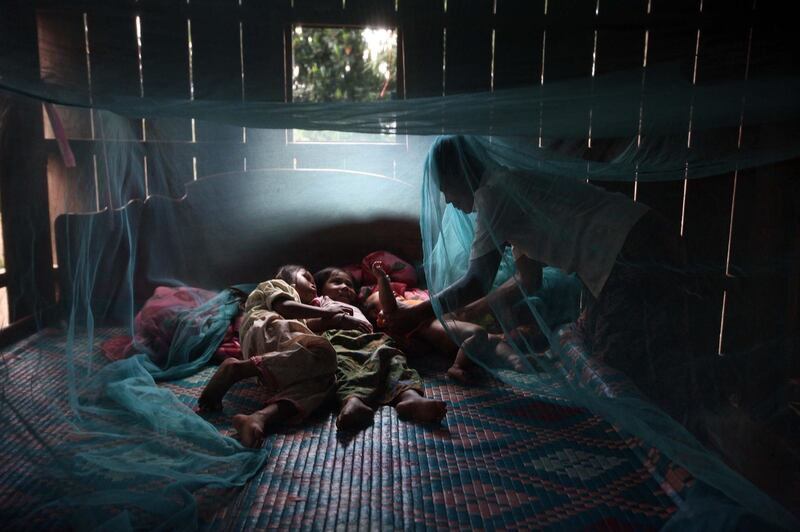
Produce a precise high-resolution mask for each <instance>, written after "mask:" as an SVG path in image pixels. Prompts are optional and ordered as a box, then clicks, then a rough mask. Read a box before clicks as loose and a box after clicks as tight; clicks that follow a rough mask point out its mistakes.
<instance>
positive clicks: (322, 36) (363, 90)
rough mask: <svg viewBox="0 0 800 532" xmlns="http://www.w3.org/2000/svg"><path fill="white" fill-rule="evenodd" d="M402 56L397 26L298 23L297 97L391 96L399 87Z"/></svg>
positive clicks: (294, 48)
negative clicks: (305, 25) (344, 26)
mask: <svg viewBox="0 0 800 532" xmlns="http://www.w3.org/2000/svg"><path fill="white" fill-rule="evenodd" d="M396 59H397V36H396V33H395V32H394V30H374V29H357V28H310V27H301V26H297V27H295V29H294V31H293V32H292V67H293V68H292V99H293V101H295V102H331V101H375V100H387V99H390V98H392V97H393V96H394V93H395V90H396V72H397V61H396Z"/></svg>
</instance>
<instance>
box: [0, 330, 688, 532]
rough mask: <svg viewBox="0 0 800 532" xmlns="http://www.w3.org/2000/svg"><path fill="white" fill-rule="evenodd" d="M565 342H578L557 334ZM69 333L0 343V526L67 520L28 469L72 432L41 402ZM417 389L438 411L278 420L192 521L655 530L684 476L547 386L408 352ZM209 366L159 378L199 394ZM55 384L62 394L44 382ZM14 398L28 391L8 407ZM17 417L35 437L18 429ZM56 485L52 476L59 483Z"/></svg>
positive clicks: (240, 393)
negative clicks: (455, 369)
mask: <svg viewBox="0 0 800 532" xmlns="http://www.w3.org/2000/svg"><path fill="white" fill-rule="evenodd" d="M120 333H121V331H120V330H119V329H103V330H98V331H97V334H96V336H95V338H94V340H93V345H92V346H91V349H89V346H83V349H82V351H83V352H87V353H90V354H87V355H86V358H85V360H82V361H81V364H82V365H84V366H86V365H90V364H91V365H102V364H105V363H107V362H106V361H105V359H104V358H103V357H102V356H101V355H100V354H99V349H98V346H99V345H100V343H101V342H102V341H104V340H105V339H107V338H110V337H111V336H114V335H117V334H120ZM562 341H563V342H566V343H569V342H570V341H574V338H573V339H571V337H570V336H569V335H566V336H565V337H562ZM65 342H66V339H65V335H64V333H63V332H62V331H59V330H57V329H45V330H43V331H41V332H39V333H37V334H36V335H34V336H32V337H30V338H28V339H26V340H24V341H22V342H20V343H18V344H17V345H15V346H12V347H11V348H9V349H6V350H5V351H4V352H3V354H2V361H1V362H0V364H1V366H0V367H1V369H2V378H3V381H4V384H3V394H4V395H5V396H6V397H10V398H12V399H13V398H14V397H33V398H34V400H33V401H30V400H28V401H26V402H22V401H13V400H12V401H11V403H12V404H14V405H17V406H16V407H15V409H14V411H13V412H11V411H8V409H6V405H5V402H4V404H3V408H4V410H5V411H4V412H3V425H4V437H3V440H2V444H0V524H2V525H3V528H4V529H9V528H13V529H17V528H26V529H45V528H54V527H58V528H62V527H64V526H65V525H66V526H70V527H72V526H76V525H79V523H74V522H72V521H70V520H69V516H64V515H59V514H58V512H55V511H40V510H37V508H39V507H40V506H41V504H42V503H43V502H44V501H46V500H48V490H53V489H54V487H53V486H52V485H50V484H49V483H50V482H53V480H51V479H48V478H47V477H43V476H42V475H39V474H37V471H41V468H43V467H44V468H49V467H57V465H56V464H50V463H49V462H48V460H51V461H52V460H53V457H52V456H50V455H49V454H48V453H45V452H43V446H46V445H48V444H49V443H50V442H49V441H48V440H52V442H57V441H58V440H59V439H61V438H65V437H69V426H68V425H67V424H66V423H65V421H64V416H59V415H57V412H58V411H59V409H63V411H66V409H67V405H66V397H65V396H64V395H65V394H62V396H64V399H63V400H64V404H61V405H52V404H51V405H50V406H54V408H48V409H42V408H40V407H41V405H40V404H37V403H38V401H44V400H45V397H47V401H50V402H51V403H52V397H53V395H52V393H49V392H52V390H53V389H57V388H59V387H63V383H64V379H65V375H64V368H63V364H62V363H60V357H62V356H63V352H64V349H65ZM411 363H412V365H416V366H417V367H418V368H419V369H420V370H421V373H422V374H423V377H424V379H425V387H426V388H425V391H426V394H427V395H429V396H432V397H437V398H441V399H443V400H445V401H447V403H448V413H447V417H446V418H445V420H444V422H443V423H442V425H441V426H435V427H433V426H426V425H416V424H412V423H407V422H403V421H400V420H399V419H398V418H397V415H396V413H395V411H394V410H393V409H391V408H389V407H384V408H383V409H381V410H379V411H378V413H377V414H376V416H375V423H374V424H373V426H372V427H370V428H368V429H367V430H365V431H363V432H360V433H357V434H349V433H340V432H338V431H337V430H336V426H335V422H334V414H333V411H332V410H327V411H324V412H320V413H319V414H317V415H316V416H314V417H312V419H310V420H309V421H308V422H307V423H305V424H304V425H303V426H300V427H285V428H283V429H281V430H280V431H279V432H278V433H277V434H274V435H272V436H271V437H270V438H269V439H268V441H267V443H266V445H267V446H268V447H269V449H270V451H269V453H270V454H269V457H268V460H267V463H266V466H265V467H264V468H262V470H261V471H260V472H259V473H258V474H257V475H256V476H255V478H254V479H253V480H251V481H250V483H249V484H248V485H247V486H245V487H244V488H243V489H241V490H238V491H232V492H231V490H228V492H225V493H219V492H214V490H211V489H206V490H202V491H201V493H200V498H201V501H202V503H201V504H202V511H201V517H202V519H203V522H202V524H203V525H204V526H205V527H208V528H211V529H223V528H225V529H227V528H234V529H248V530H261V529H268V528H281V529H319V530H322V529H331V528H345V527H347V528H363V529H366V528H370V529H383V528H389V527H391V528H401V529H452V528H473V529H501V528H502V529H506V528H524V529H549V530H575V529H591V530H595V529H597V530H648V529H658V528H660V527H661V526H662V525H664V523H665V522H666V521H667V520H669V518H670V516H671V515H672V514H673V513H674V512H675V511H676V501H677V500H679V498H680V496H681V495H682V494H684V493H685V491H686V490H687V489H688V486H689V484H690V483H691V479H690V477H689V475H688V474H687V473H686V472H685V471H684V470H683V469H681V468H680V467H677V466H675V465H674V464H672V463H671V462H670V461H668V460H667V459H666V458H665V457H664V456H663V455H661V453H660V452H659V451H657V450H655V449H653V448H651V447H649V446H646V445H644V444H643V443H642V442H641V441H639V440H637V439H635V438H630V437H623V436H622V435H620V433H618V432H617V430H616V429H615V428H614V426H612V425H611V424H609V423H608V422H606V421H604V420H603V419H601V418H599V417H597V416H594V415H593V414H591V413H590V412H588V411H587V410H585V409H582V408H579V407H576V406H574V405H571V404H569V403H568V402H567V401H565V400H563V399H559V398H558V397H557V395H558V394H554V393H550V391H547V390H543V393H541V394H535V393H531V392H520V391H516V390H515V389H514V388H513V387H510V386H508V385H503V384H499V383H498V382H496V381H493V380H491V381H490V380H489V379H487V380H486V381H485V382H483V383H482V384H479V385H475V386H471V387H464V386H460V385H457V384H454V383H452V382H450V381H448V380H447V379H446V378H445V373H444V372H445V370H446V368H447V366H448V361H446V360H441V359H437V358H435V357H432V358H428V359H426V360H425V361H416V360H413V359H412V361H411ZM213 371H214V367H207V368H205V369H204V370H203V371H201V372H200V373H197V374H195V375H193V376H191V377H188V378H185V379H182V380H179V381H173V382H170V383H166V384H164V385H163V386H166V387H167V388H169V389H170V390H172V391H173V392H174V393H175V395H176V396H177V397H178V398H179V399H180V400H181V401H183V402H184V403H185V404H187V405H189V406H190V407H195V406H196V404H197V398H198V396H199V395H200V391H201V390H202V389H203V386H204V385H205V383H206V381H207V380H208V379H209V378H210V376H211V375H212V373H213ZM56 397H58V395H56ZM263 401H264V395H263V392H262V388H260V387H259V386H258V385H257V383H256V382H255V381H253V382H249V381H245V382H241V383H238V384H237V385H235V387H234V388H233V389H232V390H231V391H230V392H229V393H228V395H227V396H226V398H225V401H224V403H223V404H224V411H223V412H222V413H219V414H214V415H211V416H208V417H206V419H207V420H208V421H209V422H211V423H212V424H214V425H215V426H216V427H217V428H218V429H219V430H220V431H222V432H223V433H226V434H230V435H232V434H233V432H234V431H233V428H232V426H231V424H230V419H231V417H232V416H233V415H234V414H236V413H241V412H250V411H252V410H255V409H257V408H258V407H259V406H260V405H261V404H262V403H263ZM19 405H24V406H19ZM23 423H29V424H30V425H31V426H33V427H34V428H35V429H36V430H37V432H38V433H39V434H41V438H40V439H36V438H31V437H29V436H27V435H28V434H29V432H27V431H25V430H23V428H22V424H23ZM62 488H63V486H62Z"/></svg>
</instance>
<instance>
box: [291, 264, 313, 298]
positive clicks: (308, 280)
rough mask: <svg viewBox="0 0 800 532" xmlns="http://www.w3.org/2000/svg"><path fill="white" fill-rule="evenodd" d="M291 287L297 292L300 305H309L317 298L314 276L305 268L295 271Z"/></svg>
mask: <svg viewBox="0 0 800 532" xmlns="http://www.w3.org/2000/svg"><path fill="white" fill-rule="evenodd" d="M292 286H294V289H295V290H297V295H299V296H300V302H301V303H306V304H308V303H311V301H312V300H313V299H314V298H315V297H317V285H315V284H314V276H313V275H311V272H309V271H308V270H306V269H305V268H303V269H300V270H298V271H297V274H295V278H294V284H293V285H292Z"/></svg>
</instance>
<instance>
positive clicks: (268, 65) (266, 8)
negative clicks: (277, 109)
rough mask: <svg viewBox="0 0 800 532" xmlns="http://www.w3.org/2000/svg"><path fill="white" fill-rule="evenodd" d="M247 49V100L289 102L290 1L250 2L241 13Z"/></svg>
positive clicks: (245, 58)
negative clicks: (288, 38) (288, 40)
mask: <svg viewBox="0 0 800 532" xmlns="http://www.w3.org/2000/svg"><path fill="white" fill-rule="evenodd" d="M240 22H241V23H242V44H243V47H244V54H243V55H244V99H245V100H246V101H271V102H282V101H285V100H286V96H287V94H286V89H287V85H286V83H287V80H286V63H287V62H288V61H289V58H290V57H291V50H288V49H287V47H286V46H285V40H284V32H285V31H286V30H287V29H288V28H289V26H290V20H289V2H288V0H282V1H279V2H247V3H245V4H244V6H243V9H242V10H241V17H240Z"/></svg>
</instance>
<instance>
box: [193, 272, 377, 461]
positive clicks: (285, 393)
mask: <svg viewBox="0 0 800 532" xmlns="http://www.w3.org/2000/svg"><path fill="white" fill-rule="evenodd" d="M316 297H317V289H316V286H315V284H314V278H313V277H312V276H311V273H309V272H308V270H306V269H305V268H303V267H301V266H295V265H287V266H283V267H281V268H280V269H279V270H278V272H277V273H276V274H275V278H274V279H272V280H270V281H265V282H263V283H261V284H259V285H258V286H257V287H256V289H255V290H253V292H251V293H250V295H249V297H248V298H247V302H246V303H245V313H244V317H243V320H242V324H241V327H240V329H239V336H240V339H241V346H242V357H243V359H242V360H239V359H235V358H229V359H226V360H225V361H224V362H223V363H222V364H220V366H219V369H217V372H216V373H215V374H214V376H213V377H212V378H211V380H210V381H209V382H208V384H207V385H206V387H205V389H204V390H203V392H202V394H201V395H200V400H199V406H200V409H201V410H218V409H221V408H222V398H223V396H224V395H225V393H226V392H227V391H228V389H229V388H230V387H231V386H232V385H233V384H234V383H236V382H238V381H240V380H243V379H246V378H249V377H258V378H259V380H260V381H261V384H262V385H263V386H264V387H266V388H267V390H268V391H269V393H270V395H271V397H270V399H269V400H268V401H267V404H266V406H265V407H264V408H263V409H261V410H259V411H257V412H254V413H252V414H249V415H244V414H238V415H236V416H234V418H233V424H234V426H235V427H236V430H237V431H238V432H239V437H240V439H241V441H242V444H244V445H245V446H247V447H258V446H260V445H261V443H262V441H263V439H264V435H265V433H266V432H267V429H268V427H269V426H270V425H273V424H276V423H280V422H293V423H298V422H300V421H302V420H303V419H305V418H306V417H307V416H308V415H309V414H310V413H311V412H313V411H314V410H315V409H316V408H317V407H318V406H320V405H321V404H322V403H323V402H324V401H325V400H326V399H327V398H328V397H329V396H330V394H331V393H332V391H333V389H334V386H335V384H336V371H337V368H336V358H337V357H336V351H335V350H334V348H333V346H332V345H331V343H330V342H329V341H328V340H327V339H326V338H323V337H322V336H319V335H318V334H315V333H317V332H322V331H324V330H327V329H331V328H336V329H337V330H346V329H350V328H352V329H356V330H365V327H364V324H363V323H362V321H361V320H359V319H357V318H355V317H354V316H353V309H352V307H351V306H349V305H344V304H340V303H335V302H332V303H331V304H328V305H325V306H324V307H320V306H318V305H316V304H312V303H313V301H314V299H315V298H316ZM370 329H371V327H370Z"/></svg>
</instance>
